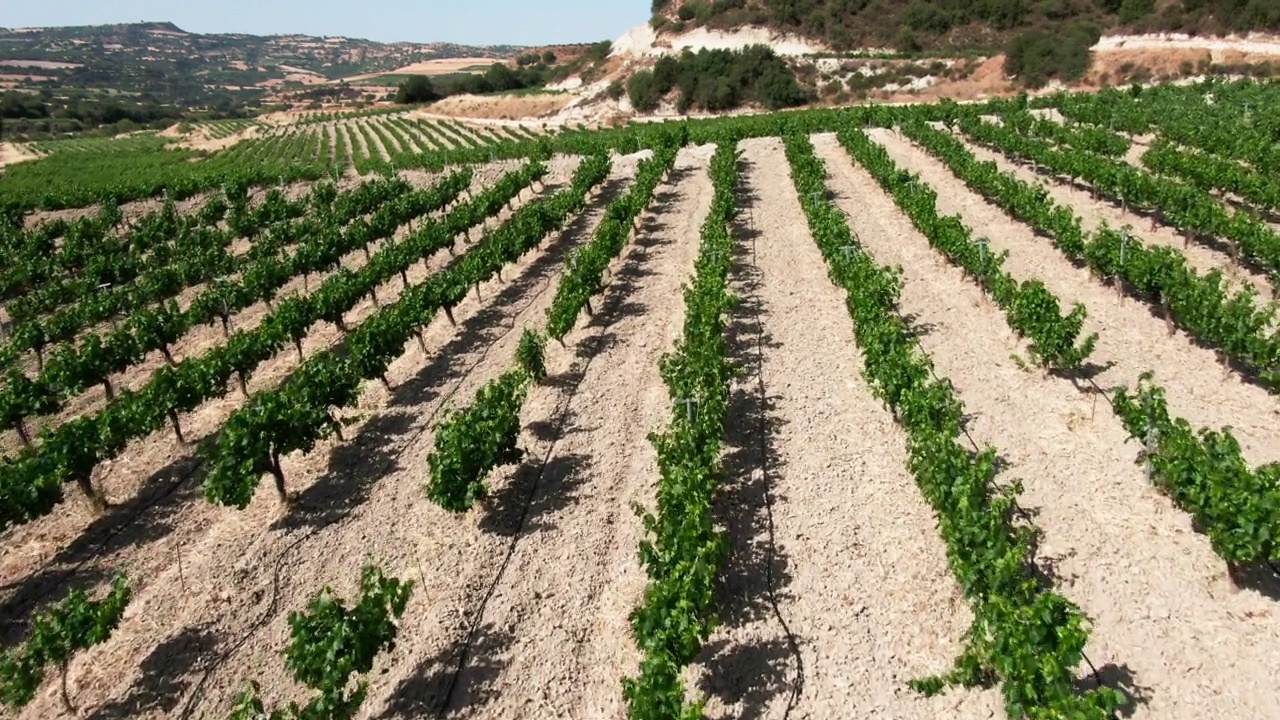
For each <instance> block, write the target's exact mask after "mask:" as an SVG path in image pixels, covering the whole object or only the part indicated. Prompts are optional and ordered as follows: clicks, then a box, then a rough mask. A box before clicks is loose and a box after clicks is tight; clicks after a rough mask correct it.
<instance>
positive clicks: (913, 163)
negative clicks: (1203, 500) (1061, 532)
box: [870, 130, 1280, 464]
mask: <svg viewBox="0 0 1280 720" xmlns="http://www.w3.org/2000/svg"><path fill="white" fill-rule="evenodd" d="M870 134H871V135H872V137H873V138H874V139H876V140H877V141H879V142H881V143H882V144H884V146H885V148H886V149H887V150H888V151H889V154H890V155H891V156H892V157H893V159H894V161H895V162H896V163H897V164H898V166H899V167H900V168H903V169H905V170H908V171H910V172H913V173H915V172H918V173H920V177H921V179H922V180H923V181H924V182H926V183H928V184H929V185H930V186H931V187H933V189H934V190H935V191H936V192H937V193H938V211H939V213H940V214H959V215H960V216H961V217H962V218H963V219H964V222H965V224H967V225H968V226H969V227H970V228H971V229H972V230H973V233H974V237H975V238H978V237H986V238H988V239H989V240H990V242H991V248H992V249H993V250H994V251H995V252H1002V251H1004V250H1008V251H1009V252H1010V257H1009V258H1008V260H1006V262H1005V269H1006V270H1007V271H1008V272H1009V273H1010V274H1012V275H1013V277H1015V278H1018V279H1019V280H1028V279H1031V278H1038V279H1040V280H1042V281H1043V282H1044V283H1045V286H1046V287H1047V288H1048V289H1049V291H1050V292H1052V293H1054V294H1055V295H1057V296H1058V299H1059V300H1060V301H1061V302H1062V303H1064V308H1063V309H1064V311H1068V310H1070V307H1071V305H1072V304H1074V303H1077V302H1079V303H1083V304H1084V305H1085V307H1086V308H1087V310H1088V318H1087V319H1086V320H1085V324H1084V331H1085V333H1086V334H1088V333H1091V332H1097V333H1099V335H1100V337H1099V340H1098V346H1097V350H1096V352H1095V354H1094V357H1093V360H1094V362H1095V363H1096V364H1098V365H1100V366H1101V368H1099V370H1100V372H1099V373H1098V374H1097V375H1096V376H1095V377H1094V380H1095V382H1097V384H1098V385H1100V386H1102V387H1104V388H1110V387H1114V386H1116V385H1129V386H1132V385H1134V384H1135V383H1136V382H1137V381H1138V376H1139V375H1141V374H1142V373H1143V372H1146V371H1148V370H1151V371H1154V372H1155V380H1156V382H1158V383H1159V384H1160V385H1161V386H1163V387H1165V389H1166V390H1167V391H1168V400H1169V409H1170V412H1171V413H1173V414H1174V415H1176V416H1179V417H1183V418H1186V419H1187V421H1189V422H1190V423H1191V424H1192V425H1193V426H1195V427H1213V428H1221V427H1225V426H1230V427H1231V428H1233V430H1234V431H1235V434H1236V436H1237V438H1238V439H1239V440H1240V443H1241V445H1242V446H1243V449H1244V453H1245V456H1246V457H1247V458H1248V459H1249V461H1250V462H1251V463H1253V464H1259V463H1265V462H1275V461H1278V460H1280V422H1278V421H1280V398H1278V397H1276V396H1274V395H1270V394H1268V393H1267V391H1266V390H1264V389H1262V388H1261V387H1259V386H1258V385H1255V384H1252V383H1250V382H1247V381H1246V379H1244V378H1241V377H1240V376H1239V375H1238V374H1236V373H1234V372H1233V373H1231V374H1230V375H1227V374H1226V373H1225V371H1224V368H1223V366H1222V365H1221V364H1220V363H1219V362H1218V361H1217V358H1216V355H1215V353H1214V352H1213V351H1212V350H1209V349H1206V348H1202V347H1199V346H1197V345H1196V344H1194V343H1193V342H1192V341H1191V339H1190V338H1189V337H1188V336H1187V335H1186V334H1185V333H1183V332H1181V331H1177V332H1175V333H1174V335H1172V336H1170V335H1169V333H1168V328H1167V326H1166V324H1165V322H1164V320H1163V318H1162V317H1159V316H1158V313H1156V314H1153V312H1152V310H1151V308H1150V306H1148V305H1147V304H1146V303H1142V302H1139V301H1137V300H1134V299H1131V298H1129V297H1128V296H1124V295H1119V294H1117V292H1116V291H1115V289H1114V288H1111V287H1107V286H1104V285H1103V284H1102V283H1101V282H1100V281H1099V280H1098V279H1097V278H1095V277H1093V276H1092V275H1091V274H1090V272H1089V271H1088V269H1085V268H1078V267H1075V266H1074V265H1072V264H1071V263H1070V262H1069V261H1068V260H1067V259H1066V257H1065V256H1063V255H1062V254H1061V253H1059V252H1057V251H1056V250H1055V249H1054V248H1053V246H1052V244H1051V241H1050V240H1048V239H1046V238H1043V237H1040V236H1038V235H1036V234H1035V232H1034V231H1033V230H1032V229H1031V228H1029V227H1028V226H1026V225H1024V224H1022V223H1020V222H1017V221H1016V220H1013V219H1012V218H1010V217H1009V216H1008V215H1006V214H1005V213H1004V211H1003V210H1001V209H1000V208H999V207H998V206H996V205H993V204H991V203H989V202H987V201H986V200H985V199H983V198H982V196H981V195H979V194H977V193H975V192H973V191H971V190H969V189H968V188H967V187H966V186H965V185H964V183H963V181H961V180H960V179H959V178H957V177H956V176H955V175H953V174H951V172H950V171H949V170H948V169H947V168H946V167H945V166H944V165H943V164H942V163H941V162H940V161H938V160H936V159H934V158H932V157H930V156H929V155H928V154H927V153H925V152H924V151H923V150H921V149H920V148H918V147H916V146H914V145H912V144H911V143H910V142H908V141H906V140H904V139H900V138H898V137H897V136H895V135H894V133H892V132H890V131H887V130H872V131H871V132H870Z"/></svg>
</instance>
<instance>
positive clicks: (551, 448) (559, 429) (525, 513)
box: [434, 245, 648, 718]
mask: <svg viewBox="0 0 1280 720" xmlns="http://www.w3.org/2000/svg"><path fill="white" fill-rule="evenodd" d="M635 247H636V246H635V245H633V249H632V251H631V252H633V253H634V252H636V250H635ZM644 256H645V257H646V258H647V257H648V252H647V251H646V252H645V253H644ZM550 286H551V283H550V281H548V282H547V284H546V286H544V287H543V289H542V290H541V291H540V292H539V293H538V294H539V295H541V294H542V293H543V292H545V291H546V289H547V288H548V287H550ZM625 297H626V295H625V294H619V295H617V296H615V297H614V298H613V302H612V303H610V305H609V306H608V308H607V309H606V308H604V307H602V308H601V311H602V312H601V313H600V315H603V316H606V317H608V316H609V315H611V314H612V313H615V312H617V310H618V308H619V307H620V306H621V303H622V300H623V298H625ZM536 299H537V298H534V300H536ZM532 302H533V301H531V302H530V304H532ZM512 329H514V327H513V328H512ZM508 332H510V331H508ZM599 339H600V337H599V336H597V337H596V338H595V340H596V341H599ZM601 350H602V348H597V349H596V352H594V353H592V354H591V355H589V356H588V357H587V358H586V360H585V361H584V362H583V364H582V370H581V372H580V373H579V374H578V379H577V381H576V382H574V384H573V387H572V388H571V389H570V390H569V394H568V397H566V398H565V400H564V402H563V404H562V405H561V406H560V408H559V415H558V417H557V418H556V425H555V434H554V435H553V436H552V439H551V443H550V445H548V446H547V451H546V452H545V453H543V456H542V460H541V461H540V463H539V465H540V467H539V469H538V474H537V475H536V476H535V477H534V478H533V482H531V483H530V484H529V491H528V492H527V493H525V497H524V500H523V502H521V507H520V518H519V520H518V521H517V523H516V529H515V532H514V533H513V534H512V536H511V541H510V542H509V543H508V544H507V550H506V554H505V555H504V556H503V558H502V563H501V564H500V565H499V566H498V572H497V573H495V574H494V577H493V581H492V582H491V583H489V587H488V589H486V590H485V593H484V597H483V598H481V600H480V603H479V606H478V607H477V608H476V610H475V612H473V613H472V618H473V619H472V621H471V626H470V627H469V628H468V629H467V634H466V638H465V639H464V640H463V642H462V647H461V649H460V650H459V652H458V664H457V666H456V667H455V668H454V670H453V673H452V674H450V676H449V684H448V686H447V687H446V689H445V692H444V696H443V697H442V698H441V700H440V704H439V705H438V706H437V708H436V710H435V713H434V715H435V716H436V717H437V718H442V717H444V716H445V714H446V713H448V711H449V706H450V705H451V704H452V703H453V695H454V693H455V692H456V691H457V688H458V683H459V682H460V681H461V679H462V673H463V671H465V670H466V666H467V660H468V659H469V658H470V655H471V649H472V647H473V646H474V645H475V641H476V636H477V635H478V634H479V631H480V625H481V623H482V622H483V620H484V613H485V610H486V609H488V606H489V601H490V600H491V599H492V598H493V595H494V593H495V592H497V590H498V583H500V582H502V578H503V576H504V575H505V574H506V572H507V567H508V566H509V565H510V564H511V558H513V557H515V554H516V546H517V545H518V544H519V542H520V538H521V537H523V535H524V526H525V522H526V521H527V520H528V518H529V509H530V508H531V507H532V506H533V499H534V498H535V497H537V494H538V488H539V487H540V486H541V485H542V481H543V479H544V478H545V477H546V474H547V465H548V463H549V462H550V461H551V456H552V455H553V454H554V453H555V450H556V446H557V445H559V444H560V441H561V440H562V439H563V438H564V428H565V424H566V422H567V421H568V419H569V407H570V406H571V405H572V404H573V400H574V398H575V397H576V396H577V394H578V389H579V388H581V387H582V383H583V381H585V380H586V377H587V370H588V369H589V368H590V367H591V362H592V361H593V360H595V359H596V357H597V356H598V355H599V354H600V351H601ZM572 368H573V366H570V369H571V371H572Z"/></svg>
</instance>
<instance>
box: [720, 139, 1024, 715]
mask: <svg viewBox="0 0 1280 720" xmlns="http://www.w3.org/2000/svg"><path fill="white" fill-rule="evenodd" d="M743 151H744V161H743V185H744V187H743V191H742V192H741V193H740V197H742V202H743V204H744V205H746V206H747V207H748V208H749V209H748V210H747V213H746V214H744V215H743V216H741V222H740V227H739V231H740V240H739V263H738V266H737V268H735V270H734V277H735V283H734V288H733V290H734V292H736V293H738V294H739V296H741V297H742V298H743V303H742V304H741V305H740V306H739V307H738V308H736V309H735V311H734V313H733V316H732V329H731V333H732V335H733V340H734V343H733V360H734V361H735V362H737V363H740V364H741V365H742V366H743V368H744V371H745V374H744V376H743V377H741V378H739V380H738V381H737V382H735V386H734V389H733V396H732V397H733V400H732V403H733V404H732V406H731V408H730V413H729V428H728V431H727V433H728V438H729V442H728V446H729V447H728V455H727V457H726V459H725V473H726V476H727V477H726V487H725V488H724V489H723V491H722V492H721V493H720V497H719V498H718V500H717V503H718V506H719V508H718V515H719V523H720V524H721V525H723V526H724V527H725V528H727V530H728V532H729V537H730V547H731V551H730V557H729V559H728V561H727V563H726V565H727V569H726V571H725V572H724V579H723V589H722V592H721V594H720V598H719V604H718V608H717V609H718V611H719V612H720V613H721V617H722V618H723V621H724V625H722V626H721V627H720V628H719V629H718V630H717V631H716V632H715V634H713V636H712V637H711V639H710V642H709V643H708V645H707V647H706V649H705V650H704V652H703V657H702V659H701V660H700V661H699V668H698V671H699V672H698V675H699V677H700V684H699V687H700V689H701V691H702V692H705V693H707V694H708V695H709V696H710V698H711V702H710V706H709V708H708V715H709V716H710V717H715V718H779V717H784V716H786V715H787V714H788V710H790V711H791V712H790V717H793V718H815V719H816V718H837V717H840V718H865V717H874V716H885V717H900V718H925V717H949V718H987V717H989V716H991V715H992V714H996V715H998V714H1000V712H1001V706H1000V700H999V697H998V695H997V694H996V693H995V692H991V691H987V692H983V691H960V692H957V693H953V694H951V695H948V696H945V697H936V698H924V697H922V696H920V695H918V694H916V693H913V692H910V691H909V690H907V688H906V681H907V680H909V679H911V678H915V677H921V676H925V675H928V674H931V673H934V672H938V671H940V670H944V669H946V668H947V667H949V666H950V664H951V662H952V661H953V660H954V658H955V657H956V656H957V655H958V654H959V653H960V651H961V645H960V638H961V637H962V636H963V634H964V632H965V631H966V630H967V629H968V627H969V625H970V623H971V620H972V616H971V615H970V614H969V612H968V608H967V606H966V605H965V604H964V603H963V602H962V601H961V602H957V599H958V597H959V591H958V588H957V587H956V584H955V581H954V580H953V578H952V576H951V574H950V570H949V569H948V566H947V560H946V552H945V548H944V546H943V544H942V541H941V539H940V538H939V536H938V533H937V532H936V531H935V530H934V518H933V514H932V512H931V510H930V509H929V507H928V505H927V503H926V502H925V500H924V498H923V496H921V494H920V492H919V490H918V489H917V488H916V485H915V482H914V480H913V478H912V477H911V474H910V473H909V472H908V470H907V458H906V438H905V436H904V435H903V433H902V432H901V430H900V429H899V428H898V427H897V426H896V425H895V424H894V422H893V418H892V416H891V414H890V413H889V412H887V411H886V410H885V409H884V407H883V405H882V404H881V403H880V401H878V400H876V399H875V398H874V397H873V396H872V394H871V392H870V390H869V388H868V387H867V386H866V384H865V383H864V382H863V380H862V377H861V375H860V370H861V368H862V358H861V357H860V355H859V353H858V350H857V346H856V345H855V344H854V342H853V338H852V328H851V325H850V319H849V315H848V312H847V310H846V309H845V298H844V293H843V292H841V291H840V290H839V289H837V288H836V287H834V286H833V285H832V284H831V283H830V282H829V281H828V280H827V273H826V266H825V263H824V261H823V259H822V255H821V253H820V252H819V250H818V247H817V246H816V245H815V244H814V242H813V240H812V238H811V236H810V234H809V231H808V226H807V223H806V221H805V217H804V214H803V212H802V210H801V207H800V203H799V201H798V199H797V197H796V193H795V189H794V186H793V185H792V184H791V181H790V175H789V170H788V164H787V160H786V156H785V154H784V153H783V149H782V143H781V141H780V140H779V139H778V138H766V139H759V140H748V141H745V142H744V143H743ZM757 343H758V344H757ZM770 504H772V508H770ZM771 526H772V534H771V533H770V530H771ZM770 577H771V578H772V581H773V586H774V587H772V588H770V587H769V583H768V580H769V579H770ZM775 600H776V602H777V610H776V611H775V609H774V607H773V605H772V603H773V602H774V601H775ZM784 623H785V626H784ZM788 628H789V630H790V633H791V634H793V635H794V637H789V636H788V632H787V630H788ZM793 643H794V645H793ZM797 651H798V652H799V653H800V660H801V664H799V665H798V664H797V662H796V657H795V653H796V652H797ZM792 705H794V707H791V706H792Z"/></svg>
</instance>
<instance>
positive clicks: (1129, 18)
mask: <svg viewBox="0 0 1280 720" xmlns="http://www.w3.org/2000/svg"><path fill="white" fill-rule="evenodd" d="M1155 9H1156V0H1124V2H1122V3H1121V4H1120V22H1122V23H1125V24H1126V25H1127V24H1129V23H1134V22H1137V21H1139V20H1141V19H1142V18H1144V17H1146V16H1148V15H1150V14H1151V13H1152V12H1153V11H1154V10H1155Z"/></svg>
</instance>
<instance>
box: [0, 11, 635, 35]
mask: <svg viewBox="0 0 1280 720" xmlns="http://www.w3.org/2000/svg"><path fill="white" fill-rule="evenodd" d="M0 4H2V5H4V6H5V7H4V12H3V13H0V25H3V26H5V27H29V26H33V25H100V24H106V23H119V22H138V21H140V20H147V21H158V20H167V21H170V22H173V23H175V24H176V25H178V27H181V28H182V29H184V30H188V31H191V32H201V33H215V32H243V33H253V34H257V35H270V34H284V33H304V34H307V35H345V36H347V37H358V38H367V39H369V40H380V41H383V42H393V41H397V40H407V41H411V42H434V41H438V40H443V41H449V42H457V43H464V44H473V45H489V44H511V45H541V44H547V43H561V42H565V43H569V42H592V41H595V40H604V39H606V38H607V39H613V38H616V37H618V36H619V35H622V34H623V33H624V32H626V31H627V30H628V29H630V28H632V27H634V26H636V25H639V24H641V23H643V22H645V21H646V20H647V19H648V16H649V6H650V0H345V1H339V0H185V1H177V0H169V1H168V2H164V1H163V0H3V2H0Z"/></svg>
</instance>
